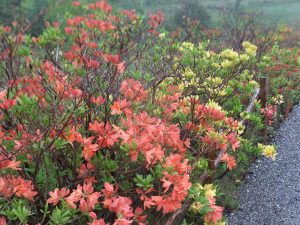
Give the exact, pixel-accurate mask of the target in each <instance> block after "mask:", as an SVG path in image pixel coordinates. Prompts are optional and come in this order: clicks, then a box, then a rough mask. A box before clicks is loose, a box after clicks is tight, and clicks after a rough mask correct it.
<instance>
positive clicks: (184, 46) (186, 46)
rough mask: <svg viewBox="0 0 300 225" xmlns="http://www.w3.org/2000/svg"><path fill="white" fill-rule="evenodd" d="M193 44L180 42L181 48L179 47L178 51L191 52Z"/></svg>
mask: <svg viewBox="0 0 300 225" xmlns="http://www.w3.org/2000/svg"><path fill="white" fill-rule="evenodd" d="M193 49H194V44H193V43H191V42H182V43H181V46H180V47H179V51H181V52H184V51H185V50H193Z"/></svg>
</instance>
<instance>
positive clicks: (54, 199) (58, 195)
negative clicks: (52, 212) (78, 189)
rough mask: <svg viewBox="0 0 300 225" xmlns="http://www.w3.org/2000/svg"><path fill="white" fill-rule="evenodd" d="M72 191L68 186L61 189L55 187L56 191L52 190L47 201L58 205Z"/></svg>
mask: <svg viewBox="0 0 300 225" xmlns="http://www.w3.org/2000/svg"><path fill="white" fill-rule="evenodd" d="M69 193H70V190H69V189H67V188H65V187H64V188H62V189H61V190H59V189H58V188H55V189H54V191H50V192H49V195H50V196H51V197H50V198H49V199H48V200H47V203H49V204H53V205H57V203H58V202H59V201H60V200H62V199H63V198H64V197H66V196H67V195H68V194H69Z"/></svg>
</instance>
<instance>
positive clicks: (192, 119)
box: [0, 1, 276, 225]
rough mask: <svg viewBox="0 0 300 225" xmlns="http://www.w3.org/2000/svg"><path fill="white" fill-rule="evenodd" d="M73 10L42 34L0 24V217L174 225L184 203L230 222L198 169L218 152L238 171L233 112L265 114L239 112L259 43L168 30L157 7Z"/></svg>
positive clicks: (194, 212) (250, 88)
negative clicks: (145, 12) (214, 42)
mask: <svg viewBox="0 0 300 225" xmlns="http://www.w3.org/2000/svg"><path fill="white" fill-rule="evenodd" d="M72 7H79V9H80V11H81V12H82V14H81V15H74V16H69V18H68V19H67V20H66V21H65V23H64V24H65V25H61V24H59V23H53V24H51V25H50V24H48V27H47V28H46V29H45V30H44V32H43V33H42V34H41V35H40V36H39V37H30V36H28V35H25V34H23V33H22V30H21V31H20V28H19V27H18V24H16V23H13V25H12V27H3V26H2V27H1V28H0V35H1V36H0V37H1V49H0V50H1V52H0V58H1V68H0V71H1V88H2V90H1V92H0V101H1V102H0V109H1V115H0V120H1V126H0V138H1V139H0V174H1V177H0V196H1V199H0V215H1V217H0V224H14V223H19V224H101V225H105V224H116V225H127V224H139V225H142V224H167V223H168V221H170V220H172V216H173V215H175V214H176V213H178V211H179V210H182V209H184V208H187V210H186V211H188V212H186V217H185V219H186V220H185V221H186V223H187V222H189V221H192V220H194V219H195V220H198V222H199V221H201V222H200V223H202V222H203V223H204V224H207V225H213V224H224V220H223V218H222V211H223V207H221V206H218V204H217V202H216V200H217V192H216V186H215V185H213V184H211V183H209V182H208V180H207V179H202V177H203V176H204V175H211V174H212V171H211V170H210V169H211V168H212V167H211V166H210V165H211V164H212V163H213V162H212V161H211V159H212V157H215V156H216V154H217V153H221V154H220V155H221V159H220V160H221V162H222V163H223V165H224V166H225V167H226V170H232V169H234V168H235V167H236V166H237V161H236V157H237V156H238V155H239V154H240V153H239V151H241V150H240V149H239V147H240V145H241V142H243V141H244V140H245V137H242V134H243V132H244V130H245V127H244V126H243V125H242V124H241V123H239V122H238V120H240V119H241V118H246V117H247V118H246V119H249V120H251V118H252V120H253V121H254V120H255V118H256V119H257V118H258V119H257V120H259V118H261V117H262V115H261V114H259V115H258V116H257V117H255V118H254V117H251V116H250V115H245V112H244V111H245V109H246V106H247V105H248V103H249V100H250V99H251V97H252V94H253V92H254V90H255V88H256V87H257V86H258V85H257V83H256V81H255V78H256V77H255V75H256V69H257V61H256V57H255V56H256V47H255V46H254V45H252V44H250V43H249V42H244V43H243V46H244V51H243V52H239V53H238V52H235V51H233V50H230V49H226V50H223V51H221V52H220V53H218V52H213V51H211V50H209V47H208V46H207V45H206V43H201V44H200V45H199V46H195V44H192V43H190V42H183V41H182V40H181V39H180V34H178V33H176V32H174V33H172V34H169V33H167V32H161V30H160V29H161V28H160V26H161V24H162V22H163V15H162V13H160V12H158V13H156V14H153V15H150V16H149V18H147V19H146V18H144V17H141V16H140V15H137V14H136V13H135V12H134V11H128V10H124V11H113V9H112V7H111V6H110V5H109V4H107V2H106V1H100V2H97V3H94V4H88V5H81V4H80V2H74V3H73V6H72ZM262 66H263V65H262ZM275 97H276V96H275ZM264 110H266V109H262V112H263V114H265V115H266V116H268V115H269V114H268V113H269V111H266V112H265V111H264ZM264 112H265V113H264ZM256 113H257V112H256ZM258 113H260V112H258ZM271 116H272V115H271ZM257 123H261V121H258V122H257ZM257 148H258V150H259V152H262V153H263V154H264V155H266V156H268V157H271V158H273V159H274V158H275V155H276V152H275V149H274V147H273V146H269V145H267V146H265V145H259V146H258V147H257ZM204 177H205V176H204Z"/></svg>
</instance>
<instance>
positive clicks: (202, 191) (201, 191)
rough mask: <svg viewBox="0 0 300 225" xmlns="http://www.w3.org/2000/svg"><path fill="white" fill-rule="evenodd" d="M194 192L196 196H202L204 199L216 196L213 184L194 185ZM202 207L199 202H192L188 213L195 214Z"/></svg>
mask: <svg viewBox="0 0 300 225" xmlns="http://www.w3.org/2000/svg"><path fill="white" fill-rule="evenodd" d="M196 190H197V193H198V195H204V197H205V198H214V197H215V196H216V189H215V188H214V186H213V184H205V185H204V186H202V185H201V184H199V183H198V184H196ZM194 197H196V196H194ZM203 206H204V205H202V204H201V203H200V202H194V203H193V204H192V205H191V207H190V211H192V212H195V213H197V212H199V211H200V210H201V209H202V207H203Z"/></svg>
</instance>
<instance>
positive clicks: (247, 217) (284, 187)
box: [227, 105, 300, 225]
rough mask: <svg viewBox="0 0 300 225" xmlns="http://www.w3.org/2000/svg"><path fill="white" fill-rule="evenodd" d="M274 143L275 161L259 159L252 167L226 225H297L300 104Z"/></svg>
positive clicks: (299, 210) (299, 212)
mask: <svg viewBox="0 0 300 225" xmlns="http://www.w3.org/2000/svg"><path fill="white" fill-rule="evenodd" d="M274 141H275V143H276V145H277V151H278V155H277V158H276V161H272V160H270V159H259V160H257V162H256V163H255V164H253V165H252V166H251V168H250V174H251V175H248V176H247V177H246V179H245V184H243V185H242V187H241V189H240V192H239V196H238V197H239V206H240V207H239V209H238V210H236V211H235V212H233V213H231V214H230V215H228V217H227V218H228V221H227V224H228V225H277V224H278V225H279V224H280V225H300V105H298V106H296V107H295V108H294V110H293V112H292V113H291V115H290V117H289V119H288V120H287V121H286V122H285V123H283V124H282V126H281V128H280V129H279V130H278V132H277V134H276V135H275V138H274Z"/></svg>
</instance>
